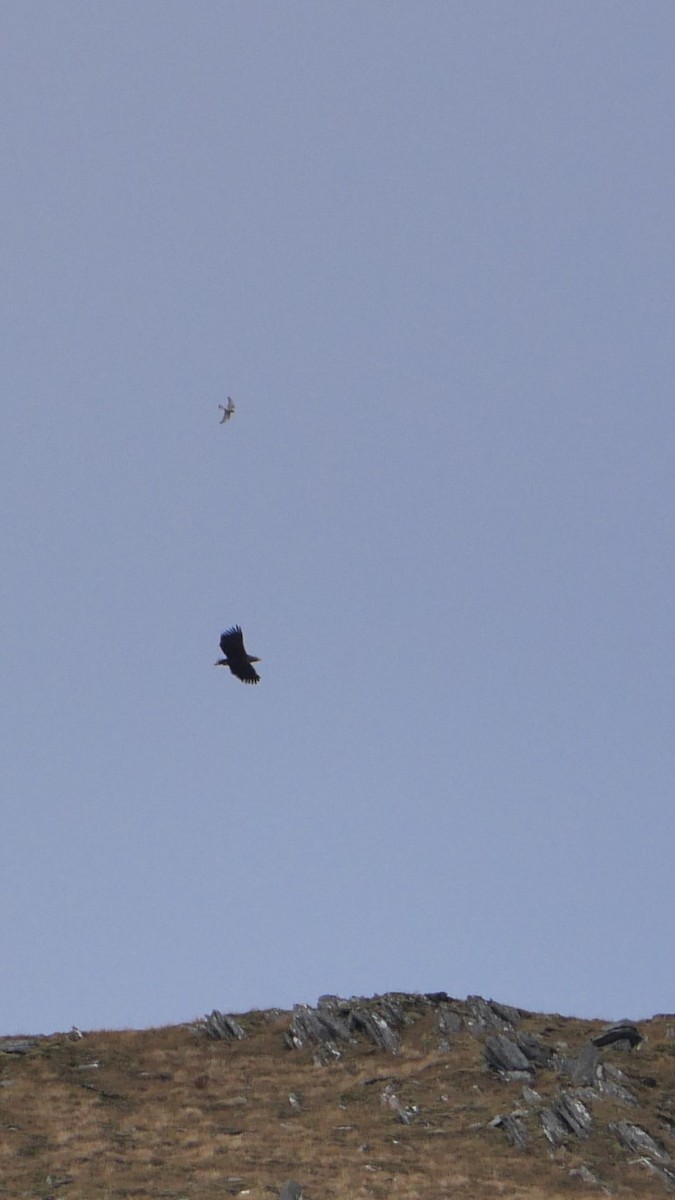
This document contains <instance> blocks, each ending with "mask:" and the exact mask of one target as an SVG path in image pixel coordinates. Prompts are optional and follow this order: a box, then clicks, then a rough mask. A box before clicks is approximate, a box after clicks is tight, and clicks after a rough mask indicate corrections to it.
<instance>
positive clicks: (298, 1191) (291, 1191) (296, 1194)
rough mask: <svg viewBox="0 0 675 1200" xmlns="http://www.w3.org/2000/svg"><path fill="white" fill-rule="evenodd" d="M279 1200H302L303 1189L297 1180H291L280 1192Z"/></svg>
mask: <svg viewBox="0 0 675 1200" xmlns="http://www.w3.org/2000/svg"><path fill="white" fill-rule="evenodd" d="M279 1200H302V1188H301V1186H300V1184H299V1183H298V1182H297V1180H295V1179H289V1180H288V1182H287V1183H285V1184H284V1186H283V1187H282V1189H281V1191H280V1192H279Z"/></svg>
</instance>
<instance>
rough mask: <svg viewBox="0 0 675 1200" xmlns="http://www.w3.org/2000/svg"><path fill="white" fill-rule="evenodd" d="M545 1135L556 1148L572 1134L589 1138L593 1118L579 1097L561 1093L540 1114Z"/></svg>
mask: <svg viewBox="0 0 675 1200" xmlns="http://www.w3.org/2000/svg"><path fill="white" fill-rule="evenodd" d="M539 1119H540V1121H541V1123H542V1126H543V1129H544V1133H545V1134H546V1137H547V1138H548V1140H549V1142H551V1143H552V1144H553V1145H554V1146H559V1145H560V1144H561V1143H562V1142H564V1141H565V1140H566V1139H567V1138H568V1137H569V1136H570V1134H574V1135H575V1137H578V1138H587V1137H588V1135H589V1133H590V1131H591V1125H592V1122H593V1118H592V1116H591V1114H590V1112H589V1111H588V1109H587V1108H586V1105H585V1104H584V1103H583V1101H582V1100H580V1099H578V1097H575V1096H571V1095H570V1094H569V1092H561V1093H560V1095H559V1096H556V1098H555V1099H554V1100H553V1102H552V1103H551V1104H550V1105H549V1106H548V1107H547V1108H543V1109H542V1110H541V1112H540V1114H539Z"/></svg>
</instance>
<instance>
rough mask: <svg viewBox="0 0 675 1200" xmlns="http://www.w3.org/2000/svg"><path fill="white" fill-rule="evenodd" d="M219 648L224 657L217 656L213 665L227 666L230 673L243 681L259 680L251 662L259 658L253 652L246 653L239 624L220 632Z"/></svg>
mask: <svg viewBox="0 0 675 1200" xmlns="http://www.w3.org/2000/svg"><path fill="white" fill-rule="evenodd" d="M220 649H221V650H222V652H223V654H224V655H225V657H224V658H219V659H218V662H217V663H214V666H216V667H229V668H230V670H231V672H232V674H233V675H236V677H237V679H241V680H242V682H243V683H258V682H259V680H260V676H259V674H258V672H257V671H256V669H255V667H253V666H252V665H251V664H252V663H255V662H260V659H259V658H256V656H255V654H247V653H246V650H245V649H244V635H243V633H242V632H241V626H239V625H233V627H232V629H226V630H225V633H223V634H221V636H220Z"/></svg>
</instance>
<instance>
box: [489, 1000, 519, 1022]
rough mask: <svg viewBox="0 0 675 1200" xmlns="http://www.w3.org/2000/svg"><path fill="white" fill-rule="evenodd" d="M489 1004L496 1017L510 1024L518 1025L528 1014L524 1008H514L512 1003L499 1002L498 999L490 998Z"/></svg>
mask: <svg viewBox="0 0 675 1200" xmlns="http://www.w3.org/2000/svg"><path fill="white" fill-rule="evenodd" d="M488 1005H489V1006H490V1008H491V1009H492V1011H493V1013H494V1014H495V1016H496V1017H498V1018H499V1019H500V1020H502V1021H506V1022H507V1024H509V1025H513V1026H516V1025H517V1024H518V1022H519V1021H522V1019H523V1017H524V1016H526V1015H527V1014H526V1012H525V1010H524V1009H522V1008H513V1006H512V1005H511V1004H498V1003H497V1001H496V1000H488Z"/></svg>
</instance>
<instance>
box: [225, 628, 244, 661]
mask: <svg viewBox="0 0 675 1200" xmlns="http://www.w3.org/2000/svg"><path fill="white" fill-rule="evenodd" d="M220 648H221V650H222V652H223V654H224V655H225V657H226V658H229V657H230V655H235V656H236V655H237V654H241V655H244V654H245V653H246V651H245V650H244V635H243V633H242V631H241V625H233V626H232V628H231V629H226V630H225V632H224V633H221V635H220Z"/></svg>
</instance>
